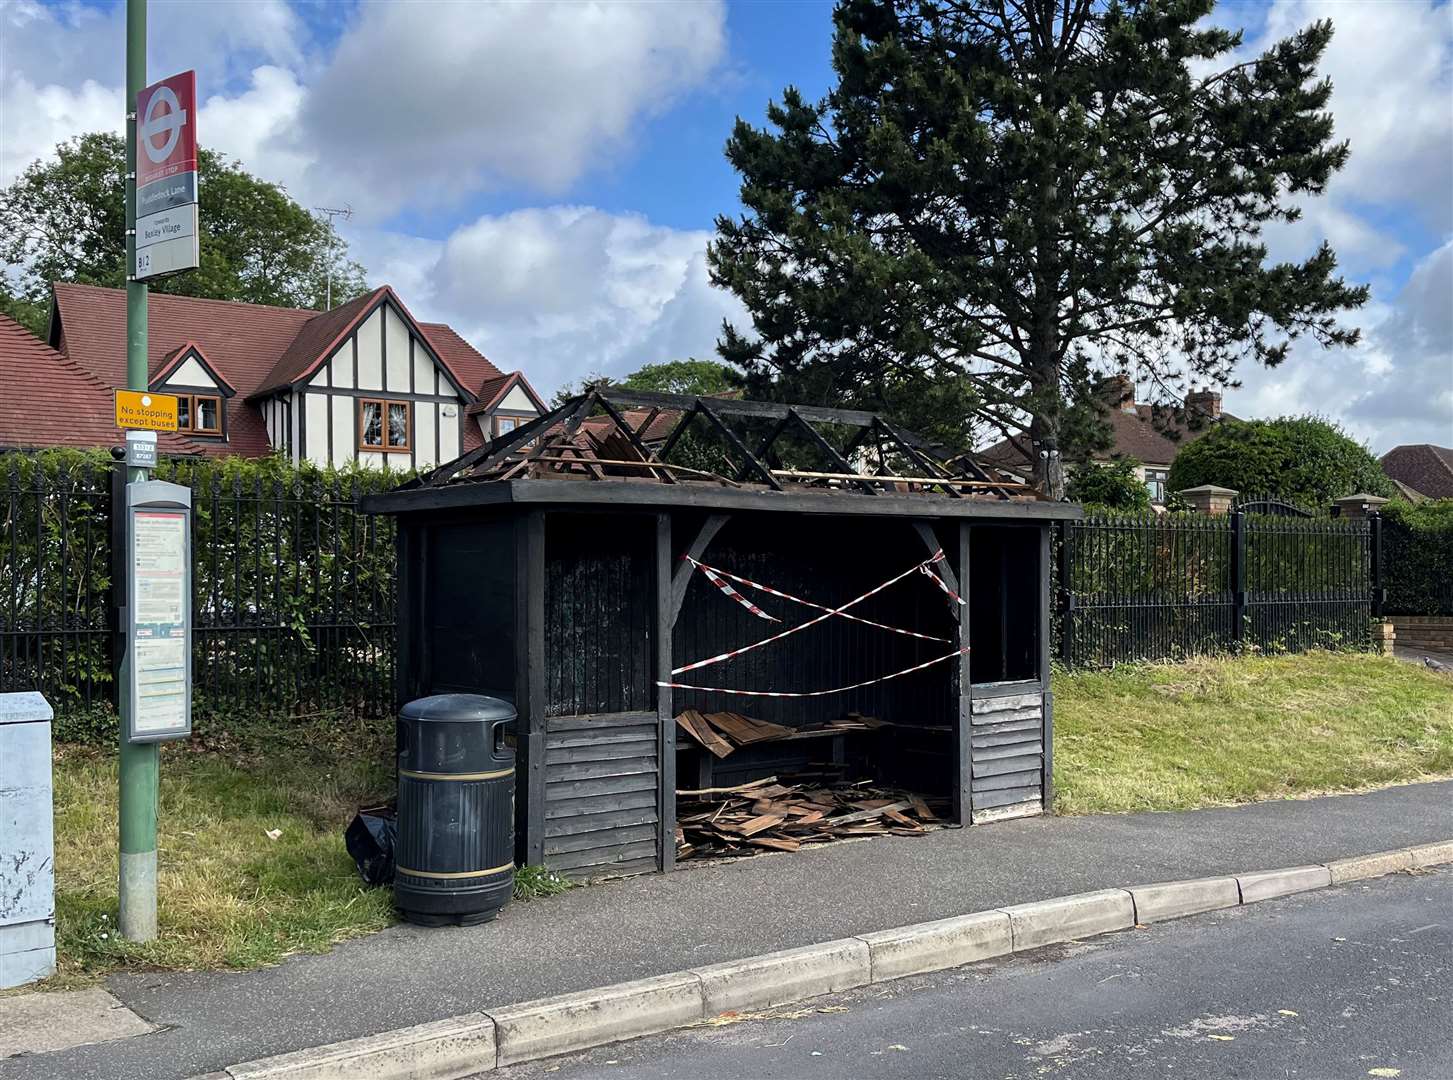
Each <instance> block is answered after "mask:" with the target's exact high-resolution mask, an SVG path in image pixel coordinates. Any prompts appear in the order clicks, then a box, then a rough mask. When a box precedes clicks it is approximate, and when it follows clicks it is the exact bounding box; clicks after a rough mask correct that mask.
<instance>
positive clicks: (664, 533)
mask: <svg viewBox="0 0 1453 1080" xmlns="http://www.w3.org/2000/svg"><path fill="white" fill-rule="evenodd" d="M718 516H722V515H718ZM718 527H719V526H718ZM655 554H656V589H655V592H656V620H655V621H656V626H655V630H656V679H657V680H658V681H660V682H669V681H670V679H671V631H672V628H673V625H674V623H675V622H676V608H674V607H673V606H672V605H673V597H674V595H675V588H674V582H673V581H672V578H671V571H672V566H671V562H672V559H671V515H670V514H657V515H656V550H655ZM683 591H684V590H683ZM656 725H657V752H656V762H657V768H658V770H659V773H660V795H659V802H658V807H657V813H658V817H659V821H660V832H659V834H658V835H659V837H660V845H659V853H658V857H659V865H660V868H661V870H662V872H663V873H664V872H665V871H667V870H672V869H674V868H675V866H676V718H675V710H674V709H673V708H672V704H671V688H670V687H669V686H657V687H656Z"/></svg>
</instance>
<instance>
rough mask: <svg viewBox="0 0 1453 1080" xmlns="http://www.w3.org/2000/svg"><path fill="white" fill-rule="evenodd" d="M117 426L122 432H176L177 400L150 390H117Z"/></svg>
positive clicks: (169, 395) (171, 396)
mask: <svg viewBox="0 0 1453 1080" xmlns="http://www.w3.org/2000/svg"><path fill="white" fill-rule="evenodd" d="M116 426H117V427H119V428H120V429H121V430H122V431H176V430H177V399H176V398H175V397H174V396H173V395H171V394H153V393H152V392H151V391H149V390H117V391H116Z"/></svg>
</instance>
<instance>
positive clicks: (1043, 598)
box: [1039, 525, 1054, 814]
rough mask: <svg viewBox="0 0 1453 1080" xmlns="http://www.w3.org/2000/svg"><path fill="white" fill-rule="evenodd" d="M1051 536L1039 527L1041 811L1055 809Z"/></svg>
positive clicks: (1052, 545)
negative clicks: (1051, 677) (1042, 772)
mask: <svg viewBox="0 0 1453 1080" xmlns="http://www.w3.org/2000/svg"><path fill="white" fill-rule="evenodd" d="M1053 541H1054V537H1053V533H1052V531H1051V528H1050V526H1049V525H1041V526H1040V527H1039V684H1040V686H1041V687H1042V688H1043V691H1044V764H1043V768H1044V774H1043V776H1042V777H1041V780H1040V791H1041V792H1042V795H1041V799H1042V801H1043V804H1044V812H1045V813H1046V814H1048V813H1050V811H1051V810H1053V809H1054V694H1053V693H1052V692H1051V689H1052V688H1051V685H1050V674H1051V673H1050V655H1051V651H1052V642H1051V641H1050V638H1051V636H1052V633H1053V629H1054V623H1053V621H1052V619H1051V612H1052V610H1053V608H1052V605H1053V602H1054V542H1053Z"/></svg>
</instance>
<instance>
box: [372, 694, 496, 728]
mask: <svg viewBox="0 0 1453 1080" xmlns="http://www.w3.org/2000/svg"><path fill="white" fill-rule="evenodd" d="M399 715H400V716H402V717H403V718H404V719H405V720H435V721H441V722H445V723H481V722H489V721H492V720H513V719H515V717H516V715H518V714H517V713H516V712H515V707H514V706H513V705H511V704H510V703H509V702H508V701H505V700H503V699H502V698H497V697H485V696H484V695H483V694H435V695H434V696H433V697H426V698H418V699H417V700H415V701H411V702H409V703H408V704H407V705H405V706H404V707H403V708H402V709H400V710H399Z"/></svg>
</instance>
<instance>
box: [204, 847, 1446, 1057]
mask: <svg viewBox="0 0 1453 1080" xmlns="http://www.w3.org/2000/svg"><path fill="white" fill-rule="evenodd" d="M1450 862H1453V840H1447V841H1442V842H1440V843H1436V844H1422V845H1418V846H1415V847H1409V848H1400V849H1398V850H1396V851H1384V852H1377V853H1375V854H1371V855H1359V856H1355V857H1353V858H1347V859H1337V860H1333V861H1332V862H1329V863H1324V864H1317V865H1313V866H1298V867H1288V868H1285V869H1279V870H1262V871H1257V872H1254V873H1247V874H1240V875H1237V876H1235V877H1218V878H1201V879H1196V880H1191V881H1171V882H1162V883H1160V884H1154V885H1137V886H1132V887H1130V888H1129V889H1103V890H1100V891H1098V892H1088V893H1078V894H1076V895H1073V896H1063V897H1058V898H1056V899H1053V900H1043V901H1038V902H1035V903H1029V904H1015V905H1012V906H1010V907H1005V908H999V909H996V910H993V911H981V912H976V913H974V914H970V915H960V916H956V917H954V918H950V919H939V920H936V921H934V922H928V923H917V924H914V925H912V926H902V927H898V928H896V929H893V930H883V931H878V932H875V933H870V934H863V935H860V936H858V937H851V938H842V939H840V940H837V941H827V942H823V943H821V944H819V945H810V946H807V947H805V948H800V949H786V950H783V951H781V952H775V953H768V954H765V955H763V956H756V957H749V958H747V959H744V960H736V961H730V962H728V963H724V964H713V965H711V966H709V967H702V968H695V969H693V970H690V971H682V972H676V973H674V974H671V975H661V976H658V977H656V978H652V979H640V980H637V981H635V982H627V983H619V984H616V985H614V986H607V987H602V988H600V989H598V990H585V991H581V992H579V993H574V994H562V995H559V996H557V997H550V998H543V999H541V1000H538V1001H530V1002H524V1003H522V1004H519V1005H510V1006H506V1007H504V1008H499V1009H490V1010H488V1011H487V1012H476V1013H468V1014H466V1015H464V1016H456V1017H452V1018H450V1019H447V1020H439V1021H436V1022H434V1023H429V1024H420V1025H418V1026H416V1027H411V1028H401V1029H399V1030H397V1031H391V1032H384V1033H382V1034H380V1035H372V1036H367V1037H365V1038H362V1039H352V1040H349V1041H347V1042H341V1043H334V1044H332V1045H329V1046H319V1047H314V1048H313V1049H310V1050H299V1051H297V1052H295V1053H291V1054H282V1055H279V1056H277V1057H271V1058H264V1059H262V1060H259V1061H252V1062H247V1063H245V1064H242V1065H233V1066H231V1067H230V1068H228V1069H226V1070H225V1071H223V1072H220V1073H209V1074H207V1076H206V1077H196V1078H193V1080H222V1078H230V1080H284V1078H286V1080H335V1078H336V1080H343V1078H345V1077H356V1076H359V1075H363V1074H365V1073H366V1075H368V1076H369V1077H370V1078H371V1080H395V1078H397V1080H458V1078H461V1077H466V1076H470V1075H473V1074H475V1073H481V1072H488V1071H489V1070H491V1069H493V1068H496V1067H498V1066H504V1065H512V1064H517V1063H519V1062H522V1061H532V1060H536V1059H538V1058H543V1057H551V1056H554V1055H556V1054H564V1053H569V1052H572V1051H576V1050H584V1049H588V1048H590V1047H593V1046H602V1045H605V1044H607V1043H612V1042H619V1041H621V1040H624V1039H633V1038H636V1037H638V1036H641V1035H651V1034H655V1033H658V1032H662V1031H667V1030H670V1029H672V1028H678V1027H685V1026H688V1025H690V1024H693V1023H696V1022H698V1021H700V1020H703V1019H709V1018H711V1017H713V1016H717V1015H720V1014H721V1013H722V1012H729V1011H740V1010H747V1009H760V1008H766V1007H770V1006H772V1005H784V1004H787V1003H789V1002H792V1001H799V1000H802V999H805V998H809V997H815V996H818V995H820V994H827V993H835V992H837V991H840V990H847V989H851V988H853V987H857V986H863V985H867V984H870V983H880V982H889V981H892V980H894V979H900V978H903V977H905V976H908V975H919V974H926V973H928V972H933V971H941V970H944V969H946V968H953V967H959V966H961V965H963V964H968V963H973V962H974V961H977V960H986V959H990V958H992V957H995V956H1003V955H1005V954H1008V953H1011V952H1023V951H1025V950H1028V949H1036V948H1039V947H1040V946H1043V945H1049V944H1053V943H1056V942H1062V941H1070V940H1075V939H1078V938H1084V937H1093V936H1096V935H1099V934H1103V933H1110V932H1113V931H1116V930H1124V929H1128V928H1129V927H1131V926H1134V925H1137V924H1144V923H1150V922H1158V921H1161V920H1165V919H1174V918H1180V917H1182V916H1185V915H1195V914H1199V913H1202V912H1207V911H1215V910H1219V909H1224V908H1230V907H1235V906H1238V905H1239V904H1250V903H1255V902H1257V901H1260V900H1267V899H1271V898H1273V897H1278V896H1287V895H1290V894H1292V893H1296V892H1303V891H1306V890H1309V889H1318V888H1323V887H1326V886H1328V885H1331V884H1340V883H1342V882H1348V881H1359V880H1364V879H1367V878H1373V877H1379V876H1382V875H1384V874H1390V873H1396V872H1398V871H1403V870H1415V869H1420V868H1423V867H1428V866H1436V865H1439V864H1443V863H1450Z"/></svg>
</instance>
